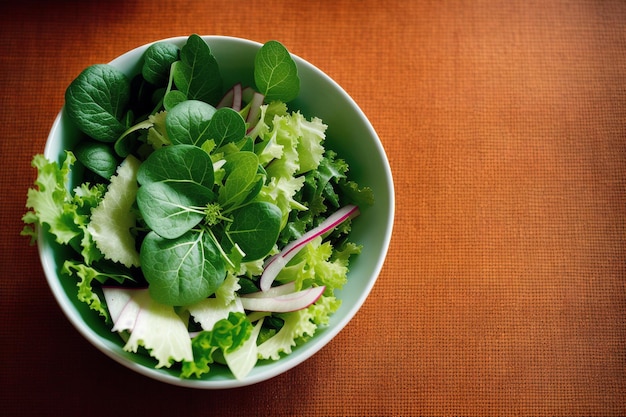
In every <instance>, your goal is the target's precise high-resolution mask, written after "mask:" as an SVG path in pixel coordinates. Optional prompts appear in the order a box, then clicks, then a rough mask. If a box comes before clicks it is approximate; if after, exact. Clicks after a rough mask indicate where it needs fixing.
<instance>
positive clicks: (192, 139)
mask: <svg viewBox="0 0 626 417" xmlns="http://www.w3.org/2000/svg"><path fill="white" fill-rule="evenodd" d="M215 112H216V110H215V107H213V106H211V105H210V104H207V103H205V102H203V101H199V100H186V101H183V102H182V103H179V104H177V105H175V106H174V107H173V108H172V109H171V110H169V111H168V112H167V116H166V117H165V128H166V130H167V135H168V136H169V138H170V140H171V141H172V143H173V144H178V143H186V144H189V145H196V146H200V145H202V143H204V141H206V140H207V139H211V137H210V135H209V124H210V122H211V119H212V118H213V115H214V114H215Z"/></svg>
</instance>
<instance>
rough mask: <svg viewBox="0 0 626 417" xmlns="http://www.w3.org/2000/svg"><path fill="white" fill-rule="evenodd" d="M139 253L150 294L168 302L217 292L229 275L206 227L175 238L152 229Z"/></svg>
mask: <svg viewBox="0 0 626 417" xmlns="http://www.w3.org/2000/svg"><path fill="white" fill-rule="evenodd" d="M140 256H141V259H140V260H141V269H142V271H143V274H144V276H145V278H146V280H147V281H148V284H149V291H150V295H151V296H152V298H153V299H154V300H156V301H158V302H160V303H163V304H167V305H173V306H182V305H190V304H193V303H195V302H197V301H200V300H201V299H203V298H206V297H208V296H210V295H212V294H213V293H215V291H216V290H217V289H218V288H219V287H220V285H222V283H223V282H224V279H225V277H226V268H225V266H224V261H223V259H222V257H221V255H220V253H219V251H218V249H217V248H216V245H215V243H214V242H213V239H212V238H211V237H210V236H209V233H206V232H204V231H196V230H191V231H188V232H187V233H185V234H183V235H182V236H180V237H178V238H176V239H164V238H163V237H161V236H159V235H158V234H157V233H155V232H150V233H148V235H147V236H146V238H145V239H144V240H143V242H142V244H141V251H140Z"/></svg>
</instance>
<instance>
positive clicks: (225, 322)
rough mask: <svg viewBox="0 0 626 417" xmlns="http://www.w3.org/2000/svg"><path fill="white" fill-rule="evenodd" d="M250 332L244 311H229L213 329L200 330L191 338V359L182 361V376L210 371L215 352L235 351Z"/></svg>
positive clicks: (200, 374)
mask: <svg viewBox="0 0 626 417" xmlns="http://www.w3.org/2000/svg"><path fill="white" fill-rule="evenodd" d="M251 334H252V323H250V321H249V320H248V318H247V317H246V315H245V314H244V313H239V312H231V313H229V315H228V318H226V319H221V320H219V321H218V322H217V323H215V325H214V326H213V330H210V331H207V330H205V331H202V332H200V333H199V334H198V335H197V336H196V337H194V338H193V339H192V342H191V346H192V349H193V360H185V361H183V363H182V371H181V374H180V376H181V377H182V378H191V377H192V376H195V377H197V378H199V377H200V376H202V375H203V374H205V373H207V372H209V371H210V367H209V365H210V364H212V363H213V362H214V357H213V355H214V354H215V353H216V352H218V351H219V352H221V353H222V354H228V353H232V352H235V351H236V350H237V349H238V348H239V347H240V346H242V345H243V344H244V343H245V342H246V340H248V339H249V338H250V335H251Z"/></svg>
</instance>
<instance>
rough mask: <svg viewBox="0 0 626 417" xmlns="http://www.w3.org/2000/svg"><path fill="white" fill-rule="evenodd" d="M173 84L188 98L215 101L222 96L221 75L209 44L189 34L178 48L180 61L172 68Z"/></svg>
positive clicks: (208, 101)
mask: <svg viewBox="0 0 626 417" xmlns="http://www.w3.org/2000/svg"><path fill="white" fill-rule="evenodd" d="M173 76H174V84H176V87H177V88H178V89H179V90H180V91H182V92H183V93H184V94H185V95H186V96H187V97H188V98H189V99H192V100H202V101H205V102H207V103H212V104H214V103H217V102H218V101H219V99H220V98H221V96H222V76H221V74H220V71H219V65H218V63H217V60H216V59H215V57H214V56H213V54H212V53H211V48H209V45H208V44H207V43H206V42H205V41H204V39H202V38H201V37H200V36H198V35H191V36H189V38H188V39H187V43H186V44H185V45H184V46H183V47H182V49H181V50H180V61H179V62H177V64H176V65H175V67H174V68H173Z"/></svg>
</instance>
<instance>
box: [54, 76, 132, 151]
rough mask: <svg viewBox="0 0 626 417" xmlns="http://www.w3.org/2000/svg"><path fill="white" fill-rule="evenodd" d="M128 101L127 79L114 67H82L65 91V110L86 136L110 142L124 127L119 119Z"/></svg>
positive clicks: (128, 83)
mask: <svg viewBox="0 0 626 417" xmlns="http://www.w3.org/2000/svg"><path fill="white" fill-rule="evenodd" d="M129 100H130V80H129V79H128V77H126V75H125V74H124V73H123V72H121V71H120V70H118V69H116V68H115V67H113V66H111V65H108V64H96V65H92V66H89V67H87V68H85V69H84V70H83V71H82V72H81V73H80V74H79V75H78V77H76V78H75V79H74V81H72V83H71V84H70V85H69V86H68V87H67V89H66V90H65V110H66V111H67V115H68V116H69V117H70V119H71V120H72V121H73V122H74V123H75V124H76V126H77V127H78V128H79V129H80V130H81V131H82V132H84V133H86V134H87V135H88V136H90V137H92V138H94V139H96V140H99V141H102V142H113V141H115V140H116V139H117V138H118V137H119V136H120V135H121V134H122V133H123V132H124V130H126V126H125V125H124V123H123V122H122V121H121V120H122V118H123V116H124V112H125V111H126V107H127V106H128V102H129Z"/></svg>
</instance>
